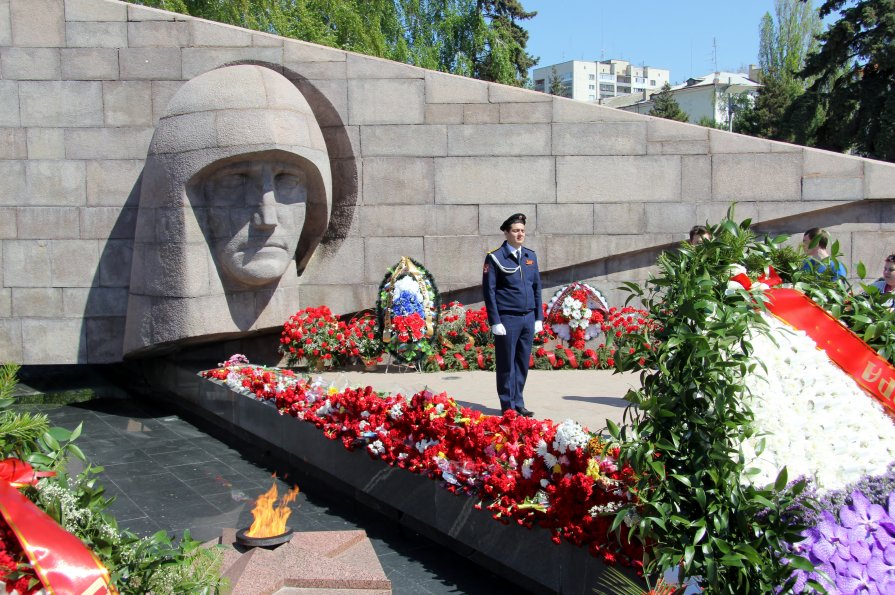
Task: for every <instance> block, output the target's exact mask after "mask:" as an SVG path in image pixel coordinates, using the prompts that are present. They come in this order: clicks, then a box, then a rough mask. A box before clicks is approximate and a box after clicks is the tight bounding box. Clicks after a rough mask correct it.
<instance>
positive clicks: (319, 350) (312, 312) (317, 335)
mask: <svg viewBox="0 0 895 595" xmlns="http://www.w3.org/2000/svg"><path fill="white" fill-rule="evenodd" d="M345 328H346V325H345V324H344V323H342V322H339V318H338V316H334V315H333V313H332V312H331V311H330V309H329V308H328V307H326V306H320V307H317V308H305V309H304V310H299V311H298V312H296V313H295V314H293V315H292V316H291V317H290V318H289V320H287V321H286V323H285V324H284V325H283V332H282V333H281V335H280V353H282V354H283V355H285V356H286V365H287V366H296V365H297V364H298V362H299V361H300V360H302V359H304V361H305V362H307V364H308V368H309V369H312V370H317V371H319V370H321V369H323V368H324V367H329V366H333V365H335V364H336V363H338V360H339V359H340V356H341V355H343V354H344V347H343V343H344V341H345Z"/></svg>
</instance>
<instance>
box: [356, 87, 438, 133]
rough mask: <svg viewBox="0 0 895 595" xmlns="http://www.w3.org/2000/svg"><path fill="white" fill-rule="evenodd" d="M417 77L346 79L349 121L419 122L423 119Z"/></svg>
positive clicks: (422, 98)
mask: <svg viewBox="0 0 895 595" xmlns="http://www.w3.org/2000/svg"><path fill="white" fill-rule="evenodd" d="M425 94H426V93H425V83H424V82H423V81H422V80H421V79H356V80H349V81H348V123H349V124H422V123H423V122H424V121H425V119H426V109H425V106H426V99H425Z"/></svg>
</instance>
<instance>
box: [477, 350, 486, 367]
mask: <svg viewBox="0 0 895 595" xmlns="http://www.w3.org/2000/svg"><path fill="white" fill-rule="evenodd" d="M475 362H476V363H477V364H478V365H479V370H484V369H485V356H484V355H482V352H481V351H479V354H478V355H477V356H476V358H475Z"/></svg>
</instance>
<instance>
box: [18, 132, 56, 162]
mask: <svg viewBox="0 0 895 595" xmlns="http://www.w3.org/2000/svg"><path fill="white" fill-rule="evenodd" d="M26 138H27V143H28V157H29V158H30V159H65V130H63V129H62V128H28V129H27V131H26Z"/></svg>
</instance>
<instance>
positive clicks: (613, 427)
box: [606, 419, 619, 440]
mask: <svg viewBox="0 0 895 595" xmlns="http://www.w3.org/2000/svg"><path fill="white" fill-rule="evenodd" d="M606 427H607V428H608V429H609V435H610V436H612V437H613V438H615V439H616V440H618V439H619V429H618V424H616V423H615V422H614V421H612V420H611V419H607V420H606Z"/></svg>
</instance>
